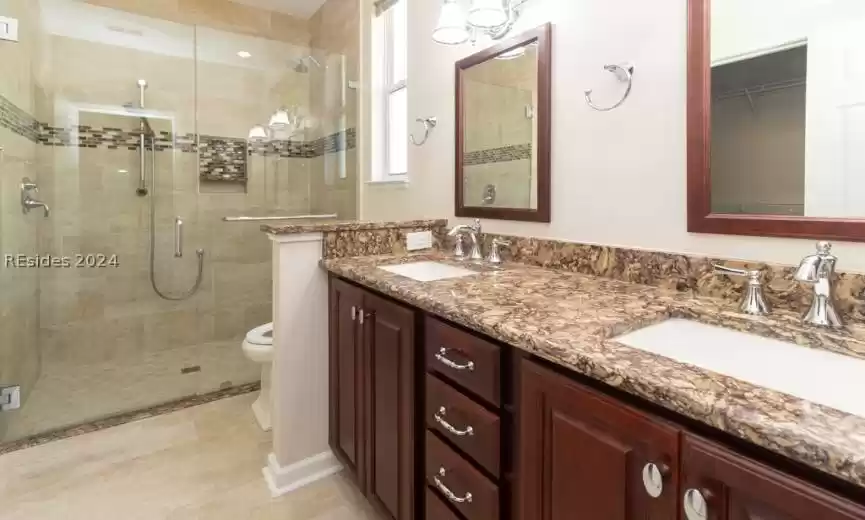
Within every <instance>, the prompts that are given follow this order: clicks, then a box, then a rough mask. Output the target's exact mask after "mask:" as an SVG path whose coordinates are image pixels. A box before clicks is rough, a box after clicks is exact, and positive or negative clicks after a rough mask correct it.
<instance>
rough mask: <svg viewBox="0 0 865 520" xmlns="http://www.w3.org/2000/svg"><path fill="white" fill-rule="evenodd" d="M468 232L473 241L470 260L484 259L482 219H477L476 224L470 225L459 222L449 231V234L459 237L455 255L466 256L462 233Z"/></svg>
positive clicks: (458, 256)
mask: <svg viewBox="0 0 865 520" xmlns="http://www.w3.org/2000/svg"><path fill="white" fill-rule="evenodd" d="M462 234H467V235H468V236H469V238H470V239H471V241H472V249H471V252H470V253H469V256H468V258H469V260H476V261H477V260H483V259H484V255H483V254H482V253H481V238H482V235H481V221H480V219H475V222H474V224H472V225H471V226H468V225H466V224H459V225H457V226H454V227H453V228H451V230H450V231H448V236H450V237H457V244H456V246H455V247H454V256H456V257H457V258H465V251H464V250H463V245H462V239H461V235H462Z"/></svg>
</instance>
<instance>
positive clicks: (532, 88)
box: [462, 41, 538, 209]
mask: <svg viewBox="0 0 865 520" xmlns="http://www.w3.org/2000/svg"><path fill="white" fill-rule="evenodd" d="M462 95H463V101H464V103H463V125H464V131H463V159H462V161H463V197H464V204H465V206H485V207H497V208H520V209H537V207H538V200H537V157H536V154H534V153H533V150H534V149H535V146H534V143H536V141H537V120H536V118H535V107H536V106H537V102H538V53H537V42H536V41H535V42H531V43H527V44H525V45H523V46H520V47H517V48H516V49H513V50H511V51H508V52H507V53H504V54H502V55H499V56H497V57H495V58H493V59H491V60H488V61H485V62H483V63H480V64H478V65H475V66H473V67H470V68H468V69H465V70H464V71H463V77H462Z"/></svg>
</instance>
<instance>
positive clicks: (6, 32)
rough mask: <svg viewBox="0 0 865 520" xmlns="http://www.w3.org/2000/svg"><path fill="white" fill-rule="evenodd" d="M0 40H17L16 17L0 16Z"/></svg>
mask: <svg viewBox="0 0 865 520" xmlns="http://www.w3.org/2000/svg"><path fill="white" fill-rule="evenodd" d="M0 40H6V41H10V42H17V41H18V20H17V19H16V18H9V17H6V16H0Z"/></svg>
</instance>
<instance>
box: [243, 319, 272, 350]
mask: <svg viewBox="0 0 865 520" xmlns="http://www.w3.org/2000/svg"><path fill="white" fill-rule="evenodd" d="M246 342H247V343H249V344H250V345H262V346H270V345H273V322H271V323H265V324H264V325H261V326H258V327H255V328H254V329H252V330H251V331H249V332H247V333H246Z"/></svg>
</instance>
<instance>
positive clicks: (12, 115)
mask: <svg viewBox="0 0 865 520" xmlns="http://www.w3.org/2000/svg"><path fill="white" fill-rule="evenodd" d="M5 4H6V5H8V10H5V12H2V13H0V16H8V17H14V18H18V19H22V20H25V21H30V20H32V19H33V18H34V16H35V11H34V9H33V6H32V5H31V4H30V2H27V1H26V0H10V1H9V2H5ZM28 27H29V26H28V25H27V24H23V25H22V27H21V29H22V30H26V29H27V28H28ZM35 52H36V49H35V46H34V44H33V43H32V42H29V43H28V42H21V43H13V42H10V41H0V63H3V68H4V73H3V74H2V75H0V255H2V264H0V388H3V387H7V388H6V389H5V391H2V390H0V394H2V395H0V408H8V411H5V412H0V442H2V439H4V438H6V436H7V435H8V433H7V432H8V431H9V429H10V424H12V423H13V422H14V421H16V419H17V417H18V416H19V415H20V413H21V412H20V410H14V411H13V410H12V408H13V406H12V405H13V404H14V403H13V402H12V400H13V397H14V396H13V394H14V393H15V388H14V387H15V386H18V387H20V392H21V395H20V400H21V401H25V402H26V400H27V399H28V397H29V395H30V394H31V392H32V391H33V386H34V384H35V382H36V380H37V379H38V377H39V373H40V369H41V366H40V364H41V363H40V361H41V360H40V357H41V356H40V351H39V344H38V332H39V322H38V316H39V299H38V298H39V270H38V269H37V268H26V267H20V268H16V265H26V264H27V263H29V262H30V261H32V260H33V259H35V258H37V256H38V253H39V249H38V248H39V234H40V228H41V226H42V224H43V221H44V220H45V218H44V217H43V213H42V212H41V211H31V212H29V213H27V214H25V213H24V211H23V208H22V191H24V188H23V187H22V185H24V184H27V183H32V182H34V181H38V180H39V176H38V171H37V167H36V162H37V156H36V152H37V139H36V122H35V119H34V118H33V116H32V114H33V112H34V106H35V102H36V100H35V95H34V92H33V90H32V88H31V87H32V83H31V82H30V80H29V77H30V72H31V67H32V55H33V54H34V53H35ZM26 191H27V192H28V193H31V192H34V190H32V189H29V188H28V189H27V190H26ZM33 196H34V197H36V196H39V195H38V194H36V193H33Z"/></svg>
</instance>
